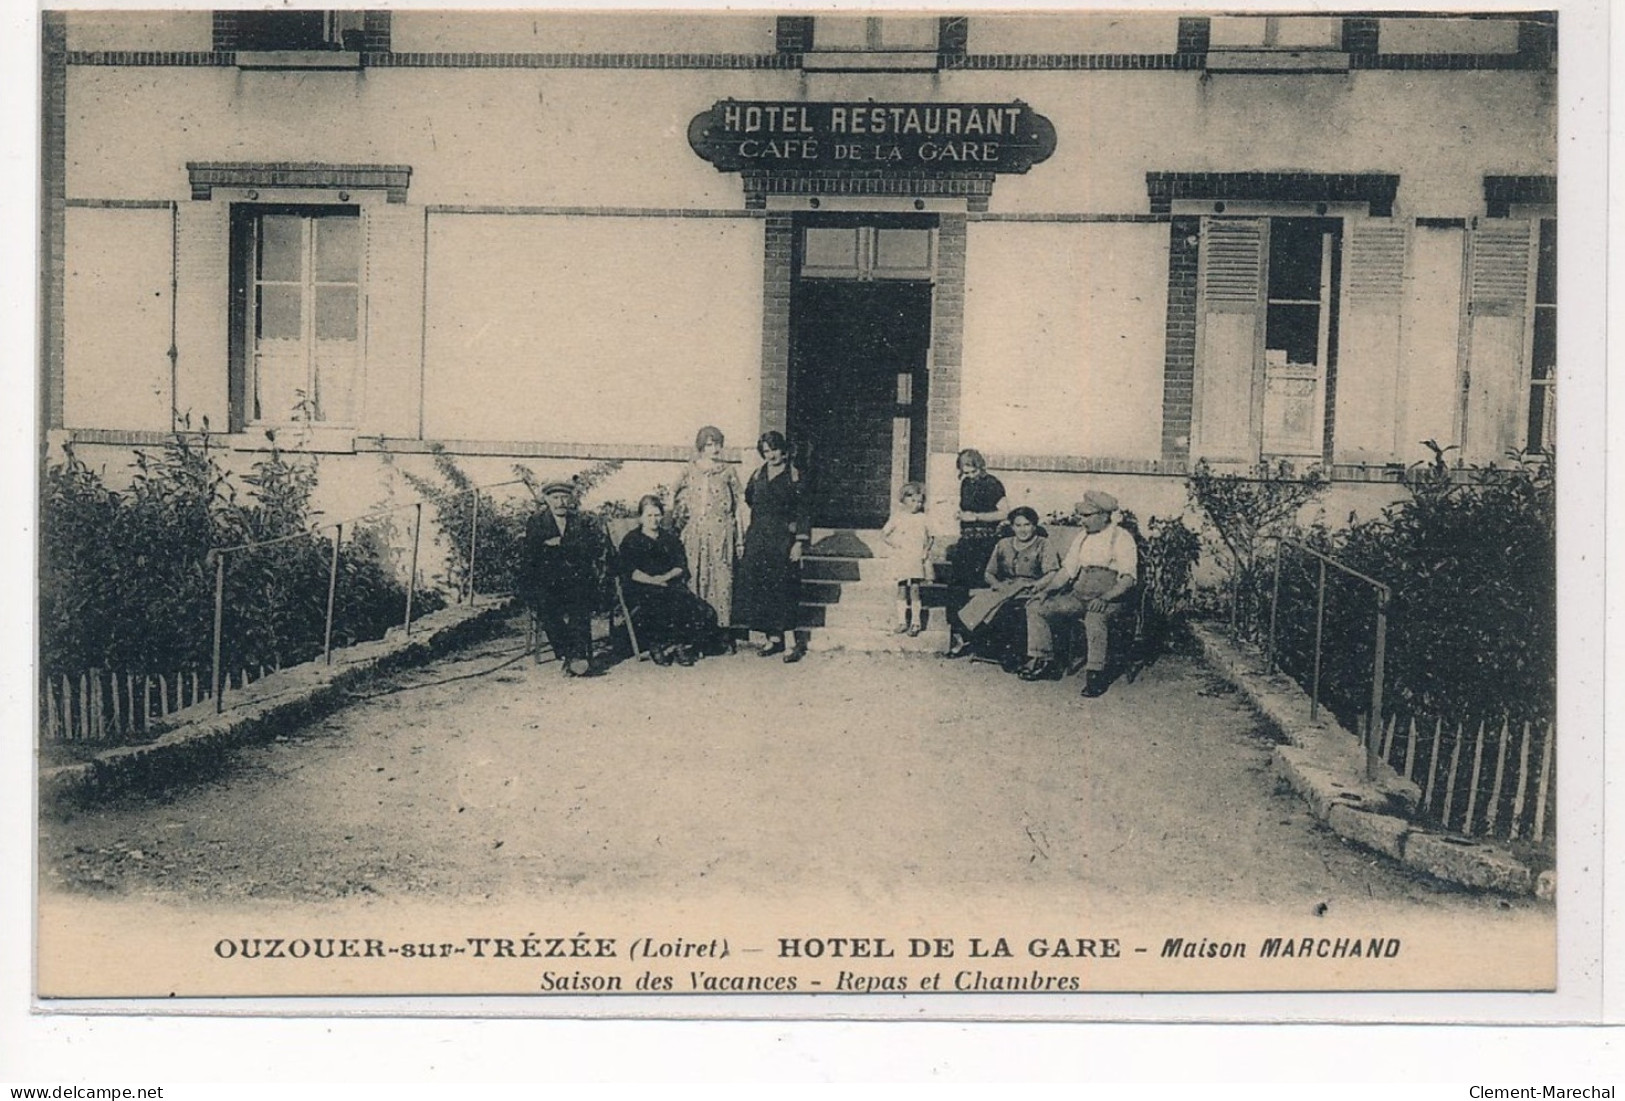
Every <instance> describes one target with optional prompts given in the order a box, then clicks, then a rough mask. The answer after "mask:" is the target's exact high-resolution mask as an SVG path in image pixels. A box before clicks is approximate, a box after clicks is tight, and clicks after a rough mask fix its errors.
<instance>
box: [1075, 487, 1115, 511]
mask: <svg viewBox="0 0 1625 1101" xmlns="http://www.w3.org/2000/svg"><path fill="white" fill-rule="evenodd" d="M1077 510H1078V511H1079V512H1080V513H1081V512H1116V511H1117V498H1116V497H1113V496H1112V495H1111V494H1110V493H1105V492H1102V491H1101V490H1098V489H1091V490H1090V491H1089V492H1087V493H1085V494H1084V495H1083V500H1081V501H1079V502H1078V506H1077Z"/></svg>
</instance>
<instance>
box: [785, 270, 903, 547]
mask: <svg viewBox="0 0 1625 1101" xmlns="http://www.w3.org/2000/svg"><path fill="white" fill-rule="evenodd" d="M791 308H792V333H791V339H792V345H791V347H792V370H791V387H790V432H791V436H792V438H793V439H794V440H795V441H796V443H797V445H798V450H800V451H801V452H802V455H803V457H804V462H805V465H806V476H807V479H808V489H809V490H810V492H811V493H812V495H813V522H814V523H815V524H817V525H818V526H820V527H851V528H877V527H879V526H881V525H882V524H883V523H885V520H886V515H887V513H888V512H889V510H890V507H891V498H892V487H893V485H894V484H896V483H897V482H900V481H903V480H907V479H918V478H920V477H922V476H923V473H924V458H925V416H924V412H925V407H926V406H925V402H926V380H927V370H926V361H927V357H928V356H929V353H930V344H931V285H930V284H929V283H921V282H902V281H874V282H854V281H849V280H822V279H810V280H802V281H800V282H798V283H797V285H796V288H795V294H794V298H793V301H792V307H791ZM900 377H906V379H907V381H906V382H900V381H899V380H900ZM905 426H906V428H905ZM905 430H906V431H907V432H908V433H909V436H910V440H909V443H910V445H911V446H909V447H908V448H907V449H906V451H903V450H899V451H898V453H897V454H898V458H897V459H896V461H897V462H901V463H903V464H905V465H906V469H899V470H896V471H894V469H893V468H894V445H895V442H896V440H897V433H898V432H899V431H905ZM915 467H918V468H919V469H915Z"/></svg>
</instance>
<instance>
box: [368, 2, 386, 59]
mask: <svg viewBox="0 0 1625 1101" xmlns="http://www.w3.org/2000/svg"><path fill="white" fill-rule="evenodd" d="M361 34H362V46H361V48H362V49H363V50H364V51H366V52H367V53H369V54H387V53H389V51H390V30H389V12H387V11H369V12H366V13H364V14H363V15H362V17H361Z"/></svg>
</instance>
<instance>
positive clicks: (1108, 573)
mask: <svg viewBox="0 0 1625 1101" xmlns="http://www.w3.org/2000/svg"><path fill="white" fill-rule="evenodd" d="M1074 511H1075V512H1076V514H1077V516H1078V519H1079V521H1080V522H1081V523H1082V524H1083V534H1081V535H1079V536H1078V538H1077V540H1076V541H1074V542H1073V544H1072V547H1071V549H1070V550H1068V551H1067V552H1066V557H1064V558H1063V559H1061V568H1060V569H1059V570H1057V571H1055V572H1054V573H1052V574H1050V575H1049V577H1048V578H1046V579H1045V580H1044V582H1043V583H1042V584H1041V585H1040V587H1039V589H1038V591H1037V593H1036V594H1035V595H1034V598H1033V599H1032V600H1030V601H1029V602H1028V603H1027V664H1026V665H1025V666H1023V667H1022V670H1021V679H1022V680H1050V679H1053V678H1056V677H1058V676H1059V675H1060V670H1059V667H1058V666H1057V665H1056V663H1055V641H1054V638H1055V636H1054V628H1055V625H1056V624H1058V623H1066V622H1076V621H1077V620H1078V619H1079V618H1080V617H1081V618H1082V619H1083V632H1084V637H1085V639H1086V640H1087V643H1088V647H1089V653H1088V657H1087V660H1086V661H1085V663H1084V674H1083V695H1085V696H1090V697H1093V696H1098V695H1100V694H1101V693H1102V692H1104V691H1106V660H1107V657H1108V656H1109V654H1108V652H1107V646H1108V643H1107V635H1108V633H1109V628H1110V625H1111V621H1112V619H1113V618H1114V617H1115V616H1117V615H1118V614H1119V613H1120V612H1121V611H1122V610H1123V598H1124V597H1125V596H1127V595H1128V593H1129V591H1130V590H1131V589H1133V588H1134V586H1135V584H1136V583H1137V581H1138V579H1139V569H1140V559H1139V552H1138V550H1137V549H1136V547H1135V545H1134V536H1133V535H1131V534H1129V533H1128V532H1127V531H1125V530H1123V529H1122V528H1121V527H1119V526H1118V525H1117V523H1116V514H1117V498H1116V497H1113V496H1112V495H1111V494H1110V493H1102V492H1100V491H1099V490H1091V491H1089V492H1088V493H1085V494H1084V495H1083V500H1082V501H1080V502H1078V504H1077V505H1076V507H1075V509H1074Z"/></svg>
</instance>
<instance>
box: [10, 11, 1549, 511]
mask: <svg viewBox="0 0 1625 1101" xmlns="http://www.w3.org/2000/svg"><path fill="white" fill-rule="evenodd" d="M1556 32H1557V27H1556V21H1555V17H1554V16H1552V15H1550V14H1543V13H1538V12H1521V13H1516V14H1493V15H1490V14H1485V15H1464V14H1452V15H1422V14H1417V13H1406V14H1395V15H1391V16H1390V15H1386V14H1381V13H1374V14H1361V15H1353V16H1347V15H1337V16H1328V15H1282V14H1271V15H1231V16H1221V15H1212V16H1202V15H1191V16H1181V15H1175V14H1125V13H1092V14H1090V13H1078V14H1049V15H1036V14H1034V15H1009V14H1000V15H992V14H989V15H977V14H971V15H969V16H965V17H958V16H956V17H950V18H937V17H934V16H932V17H927V16H898V17H893V16H885V15H882V16H854V15H840V16H828V17H826V16H788V17H774V16H771V15H730V14H683V15H677V14H667V13H639V14H630V13H625V14H615V15H609V14H590V13H564V12H519V11H512V12H458V13H450V12H433V11H395V12H383V11H365V12H363V11H330V12H319V11H278V12H250V11H215V12H209V11H167V12H117V13H113V12H106V11H69V12H47V13H46V15H45V32H44V33H45V39H44V51H45V54H44V70H43V72H44V89H43V92H44V96H43V102H44V111H45V118H44V130H43V151H44V161H43V166H44V190H43V199H42V201H43V204H44V210H43V213H44V227H43V235H42V236H43V239H42V246H43V250H44V253H43V256H44V268H43V274H42V279H43V290H44V318H43V333H44V342H43V351H42V356H43V377H44V388H43V393H44V399H43V400H44V409H43V417H44V421H45V425H46V428H47V431H48V436H49V439H50V440H51V442H52V443H53V444H59V443H61V442H68V441H71V442H73V443H74V444H75V445H76V447H77V449H78V451H79V453H80V454H81V455H82V456H84V457H86V458H87V459H90V460H91V461H92V462H93V463H97V464H105V465H106V466H107V467H108V469H109V472H110V473H111V472H112V471H114V470H116V469H120V468H122V467H123V466H124V463H125V460H126V459H127V457H128V456H129V454H130V452H131V451H132V450H133V449H135V448H138V447H143V446H146V447H150V446H151V445H152V444H153V443H154V442H156V441H159V440H161V439H162V438H163V437H164V436H165V434H167V433H168V432H169V431H171V429H172V427H173V426H174V425H175V424H176V423H177V422H178V418H184V419H185V421H186V422H187V423H190V424H191V425H192V426H193V427H197V426H199V425H200V424H201V423H202V422H203V421H204V420H205V419H207V422H208V424H209V425H210V427H211V428H212V429H213V430H215V431H217V432H220V433H223V434H224V440H223V442H224V443H225V444H226V445H227V446H228V447H229V448H231V449H233V451H234V452H237V453H240V455H239V458H240V459H241V460H242V461H244V462H247V461H251V458H252V457H254V456H257V455H259V454H261V453H263V450H264V449H265V447H266V446H267V441H266V433H265V430H266V429H267V428H276V427H278V426H281V427H282V429H283V432H282V433H281V438H282V440H283V442H284V443H287V442H289V441H290V440H291V441H293V442H295V443H297V444H298V445H299V446H303V447H307V448H310V449H312V450H314V451H317V452H320V453H321V454H322V455H323V456H324V457H323V460H322V461H323V493H324V494H325V495H326V496H327V497H328V498H329V500H327V501H326V502H325V503H326V504H327V506H328V507H329V508H330V509H331V510H334V511H335V512H343V511H344V509H345V508H347V507H351V510H352V511H359V510H361V509H364V508H366V507H367V506H370V505H372V504H373V503H375V502H376V501H378V500H379V498H380V496H381V495H382V494H384V492H385V488H384V487H385V486H386V485H387V484H388V483H390V481H391V476H390V469H391V467H397V468H398V467H402V466H404V467H406V468H408V469H421V468H422V467H423V465H424V464H425V463H426V462H427V458H426V455H427V452H428V451H429V450H430V449H431V448H432V447H434V446H435V445H437V444H438V445H441V446H444V447H445V448H446V449H447V450H449V451H450V452H451V453H452V454H454V455H455V456H457V457H458V461H459V463H461V464H462V465H464V466H465V467H466V468H467V469H469V470H470V471H471V472H472V473H473V474H474V475H475V477H476V479H477V480H483V481H495V480H500V479H501V478H503V477H506V476H508V472H509V470H510V468H511V467H512V465H513V464H514V463H516V462H517V463H524V464H526V465H528V466H530V467H532V468H533V469H535V470H536V471H537V472H538V473H540V474H542V475H543V476H547V475H552V474H555V473H556V474H565V475H567V474H569V473H571V472H573V471H575V470H579V469H580V468H582V467H583V466H584V465H586V464H587V463H590V462H592V461H595V460H598V459H604V458H615V459H621V460H624V461H625V464H626V465H625V466H624V467H623V469H622V470H621V472H620V473H619V474H617V475H616V480H615V481H614V482H613V483H612V484H611V485H610V486H609V487H607V490H608V491H609V492H610V493H611V494H612V495H617V496H619V495H629V496H634V497H635V495H636V494H637V493H639V492H643V491H645V490H646V489H647V488H650V487H652V486H654V485H656V484H661V483H666V484H669V483H670V482H671V481H673V480H674V479H675V478H676V476H677V473H678V467H677V463H678V462H679V461H681V460H683V459H686V458H687V457H688V456H689V454H690V453H691V448H692V441H693V438H694V432H695V430H696V429H697V428H698V427H699V426H701V425H704V424H715V425H717V426H719V427H720V428H722V430H723V431H724V432H725V433H726V434H727V437H728V443H729V448H730V453H739V454H742V455H743V457H745V458H746V459H753V458H754V456H753V455H752V454H751V452H750V448H751V445H752V444H753V443H754V441H755V438H756V436H757V435H758V434H759V433H761V432H763V431H765V430H767V429H780V430H783V431H786V432H787V433H788V434H789V435H790V436H791V437H792V439H793V440H795V441H796V443H797V445H798V448H799V453H800V454H802V455H803V457H804V459H805V461H806V462H807V463H808V464H809V465H810V466H811V467H813V468H815V469H816V471H817V475H818V476H817V479H816V484H817V487H818V500H817V501H816V502H815V505H814V519H815V522H818V523H821V524H824V525H836V524H839V525H848V524H851V525H859V526H870V525H878V523H879V521H880V519H881V518H882V517H883V516H884V515H885V513H886V510H887V506H888V501H889V499H890V497H891V495H892V494H893V491H894V490H895V487H896V486H897V485H898V484H899V483H901V482H902V481H904V480H909V479H914V480H922V481H925V482H926V483H927V484H928V486H929V487H930V494H931V498H932V501H933V508H939V507H944V504H943V503H945V502H949V501H952V500H953V499H954V496H953V489H952V485H953V478H954V463H953V457H954V454H955V452H956V451H957V450H958V449H960V448H962V447H975V448H977V449H979V450H981V451H982V452H983V453H984V454H986V456H987V457H988V460H989V464H990V467H991V468H992V469H993V471H994V472H995V473H997V474H998V475H999V476H1000V477H1001V479H1002V480H1003V481H1004V482H1005V483H1006V485H1007V486H1008V487H1009V489H1010V491H1011V494H1010V496H1011V502H1012V504H1016V503H1028V504H1032V505H1034V506H1035V507H1038V508H1039V509H1040V511H1043V510H1046V509H1051V508H1062V507H1065V506H1067V505H1069V504H1070V502H1071V501H1072V500H1073V499H1074V497H1075V496H1076V495H1077V493H1078V492H1079V490H1080V489H1081V488H1083V487H1084V486H1086V485H1091V486H1096V487H1099V488H1103V489H1108V490H1110V491H1111V492H1113V493H1114V494H1116V495H1117V496H1118V497H1119V498H1120V499H1121V500H1122V502H1123V504H1124V506H1125V507H1128V508H1131V509H1134V510H1135V511H1137V512H1139V513H1140V515H1142V516H1144V515H1148V514H1151V513H1164V514H1166V513H1170V512H1177V511H1179V510H1180V509H1181V507H1182V506H1183V502H1184V486H1183V482H1182V475H1183V474H1184V472H1185V471H1187V470H1188V469H1189V467H1190V466H1191V465H1192V464H1193V463H1195V462H1196V461H1197V460H1199V459H1207V460H1209V461H1211V462H1214V463H1235V464H1248V465H1250V464H1254V463H1257V462H1259V461H1261V460H1266V459H1268V460H1273V459H1275V458H1285V459H1289V460H1291V461H1292V462H1293V463H1294V464H1295V465H1297V466H1299V467H1300V468H1301V467H1306V466H1309V465H1312V464H1320V465H1322V466H1324V467H1325V468H1326V469H1328V470H1329V471H1330V472H1331V473H1332V474H1333V475H1334V477H1335V478H1336V480H1337V485H1336V487H1335V490H1334V492H1335V493H1336V494H1340V495H1341V500H1342V501H1343V504H1345V505H1346V506H1347V507H1346V508H1343V509H1342V510H1341V514H1342V515H1343V516H1346V515H1347V511H1348V508H1358V509H1360V510H1361V511H1364V512H1369V511H1370V510H1371V509H1374V508H1375V507H1376V506H1377V505H1379V504H1381V503H1383V502H1385V501H1388V500H1391V499H1393V496H1394V494H1395V492H1396V490H1395V487H1394V484H1393V481H1394V477H1395V471H1396V469H1398V468H1402V467H1403V466H1405V465H1407V464H1411V463H1414V462H1417V461H1419V460H1424V459H1427V458H1429V457H1430V452H1429V451H1428V449H1427V448H1426V447H1424V445H1423V443H1422V441H1434V442H1436V443H1437V444H1439V445H1441V446H1450V445H1455V446H1457V447H1458V448H1459V451H1455V452H1452V453H1451V454H1452V456H1453V457H1456V456H1459V457H1460V458H1462V459H1464V460H1465V461H1467V462H1477V463H1484V462H1492V461H1503V460H1504V458H1505V456H1506V454H1507V453H1508V452H1509V451H1516V450H1518V449H1523V448H1536V449H1538V448H1543V447H1548V446H1550V445H1551V444H1552V442H1553V441H1552V425H1553V420H1554V418H1553V410H1554V400H1555V394H1554V391H1553V377H1554V373H1555V366H1556V364H1555V360H1556V347H1557V344H1556V322H1557V318H1556V313H1557V298H1556V279H1555V267H1556V205H1555V203H1556V176H1555V161H1556V144H1557V143H1556V132H1555V131H1556V121H1555V108H1556V60H1555V56H1556V55H1555V48H1556V40H1557V39H1556ZM295 428H297V431H295ZM339 471H342V472H344V474H345V477H342V478H334V477H330V476H329V475H330V474H331V473H333V472H339ZM352 506H353V507H352ZM1334 511H1336V510H1334ZM949 520H950V522H949V524H948V528H949V530H951V529H952V524H951V517H950V518H949Z"/></svg>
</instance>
